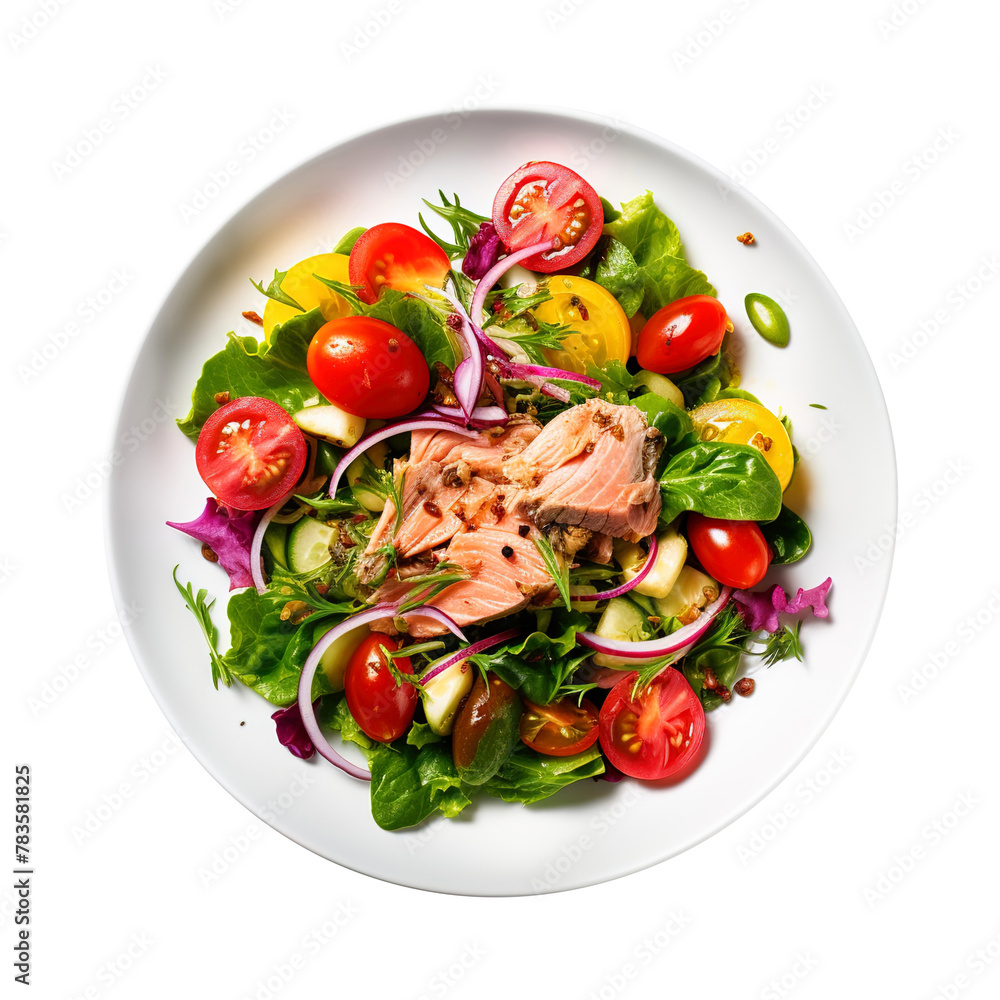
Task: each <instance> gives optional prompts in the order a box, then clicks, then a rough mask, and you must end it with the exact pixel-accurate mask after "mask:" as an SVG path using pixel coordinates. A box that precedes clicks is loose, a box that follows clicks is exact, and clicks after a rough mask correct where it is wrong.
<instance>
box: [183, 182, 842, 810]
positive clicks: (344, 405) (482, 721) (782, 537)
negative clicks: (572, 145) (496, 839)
mask: <svg viewBox="0 0 1000 1000" xmlns="http://www.w3.org/2000/svg"><path fill="white" fill-rule="evenodd" d="M439 197H440V201H439V203H432V202H430V201H425V203H424V204H425V205H426V207H427V208H428V209H429V210H431V211H433V212H434V213H435V215H436V216H437V217H439V219H440V220H444V222H445V223H446V224H447V226H448V227H449V228H450V230H451V232H450V233H449V234H448V235H449V238H443V237H442V236H441V235H440V234H439V233H437V232H435V229H434V228H432V227H431V226H430V225H428V223H427V220H426V219H425V218H424V214H423V213H421V214H419V215H418V219H417V221H418V222H419V224H420V227H421V228H420V229H417V228H414V227H412V226H409V225H405V224H403V223H398V222H385V223H380V224H378V225H374V226H372V227H370V228H358V229H354V230H352V231H351V232H349V233H347V234H346V235H345V237H344V238H343V239H342V240H341V242H340V243H339V244H338V245H337V246H336V247H335V248H334V249H333V251H332V252H331V253H324V254H319V255H317V256H313V257H309V258H308V259H306V260H303V261H300V262H299V263H297V264H295V265H294V266H293V267H290V268H289V269H288V270H287V271H278V270H275V273H274V278H273V280H271V281H270V283H269V284H268V285H267V286H265V285H264V283H263V282H259V283H255V287H256V288H257V289H258V291H259V292H260V293H261V294H262V295H264V296H265V297H266V300H265V301H266V305H265V307H264V310H263V315H258V314H257V313H256V312H254V311H252V310H248V311H247V312H245V313H244V317H246V318H247V319H248V320H249V321H251V322H252V323H254V324H259V325H260V327H261V328H262V330H261V334H262V336H261V337H260V338H258V337H257V336H247V335H237V334H236V333H230V334H229V337H228V340H227V341H226V343H225V345H224V346H223V348H222V350H220V351H219V352H218V353H217V354H215V355H214V356H213V357H211V358H209V359H208V360H207V361H206V362H205V365H204V368H203V370H202V373H201V376H200V378H199V379H198V382H197V384H196V386H195V388H194V392H193V395H192V407H191V412H190V413H189V414H188V416H187V417H186V418H185V419H183V420H181V421H179V426H180V429H181V431H182V432H183V433H184V434H186V435H187V436H188V437H189V438H190V439H191V440H192V442H194V443H195V463H196V466H197V470H198V473H199V474H200V475H201V478H202V479H203V481H204V483H205V485H206V487H207V489H208V491H209V492H210V494H211V495H210V496H209V498H208V500H207V502H206V506H205V509H204V511H203V512H202V513H201V515H200V516H199V517H197V518H196V519H195V520H193V521H190V522H186V523H174V522H170V525H171V527H173V528H176V529H179V530H180V531H183V532H185V533H186V534H188V535H190V536H192V537H193V538H195V539H197V540H198V541H200V542H201V543H202V553H203V555H204V556H205V558H206V559H207V560H208V561H210V562H215V563H217V564H218V565H219V567H220V568H221V569H222V570H223V571H225V572H226V573H227V574H228V577H229V581H230V590H232V591H235V593H233V594H232V596H231V597H230V599H229V603H228V607H227V614H228V618H229V631H230V636H231V645H230V648H229V649H228V650H227V651H224V652H223V651H221V650H220V649H219V648H218V631H217V628H216V626H215V624H214V622H213V619H212V613H213V605H214V602H213V601H210V600H209V599H208V592H207V589H199V590H197V591H195V587H194V585H193V584H191V583H187V584H184V583H182V582H181V581H180V580H179V579H178V576H177V569H176V568H175V570H174V581H175V583H176V584H177V587H178V589H179V591H180V593H181V595H182V596H183V598H184V600H185V602H186V603H187V605H188V607H189V608H190V610H191V611H192V612H193V613H194V615H195V617H196V619H197V620H198V622H199V624H200V626H201V628H202V631H203V632H204V634H205V637H206V639H207V641H208V646H209V656H210V659H211V666H212V678H213V682H214V684H215V686H216V687H218V684H219V682H220V681H221V682H222V683H223V684H224V685H226V686H228V685H230V684H232V683H233V682H234V681H236V682H239V683H241V684H244V685H246V686H247V687H250V688H252V689H253V690H254V691H256V692H257V693H258V694H259V695H261V696H262V697H263V698H265V699H267V700H268V701H270V702H271V703H272V704H273V705H274V706H275V707H276V711H275V712H274V715H273V719H274V722H275V729H276V736H277V741H279V742H280V743H281V744H283V745H284V746H285V747H287V749H288V751H290V752H291V753H293V754H295V755H296V756H298V757H300V758H309V757H312V756H313V755H315V754H318V755H319V756H320V757H322V758H325V759H326V760H327V761H329V762H330V763H331V764H333V765H335V766H336V767H338V768H340V769H341V770H342V771H344V772H346V774H347V775H350V776H352V777H353V778H356V779H360V780H363V781H369V782H370V785H371V806H372V814H373V816H374V819H375V821H376V822H377V823H378V825H379V826H381V827H383V828H385V829H389V830H395V829H400V828H403V827H409V826H413V825H415V824H417V823H420V822H422V821H423V820H425V819H427V818H428V817H429V816H431V815H434V814H441V815H444V816H446V817H452V816H455V815H457V814H458V813H460V812H461V811H462V810H463V809H465V808H466V807H467V806H468V805H469V804H470V802H471V801H472V800H473V798H475V797H476V796H482V795H490V796H494V797H496V798H500V799H503V800H505V801H507V802H520V803H533V802H536V801H539V800H541V799H543V798H546V797H548V796H550V795H552V794H553V793H555V792H557V791H559V790H560V789H561V788H563V787H564V786H566V785H569V784H572V783H573V782H577V781H582V780H584V779H604V780H609V781H617V780H621V779H622V777H623V776H624V777H628V778H631V779H637V780H657V779H662V778H666V777H674V778H675V779H676V778H679V777H682V776H684V777H686V776H687V775H688V774H689V773H691V772H693V771H695V770H696V768H697V766H698V764H699V763H700V761H701V759H702V758H703V756H704V752H705V751H704V747H703V739H704V735H705V732H706V727H707V724H708V723H707V721H706V713H709V712H712V711H714V710H715V709H717V708H718V707H719V706H721V705H724V704H726V703H727V702H734V701H738V700H739V698H737V699H733V694H734V693H735V694H736V695H740V696H747V695H749V694H751V693H752V692H753V690H754V686H755V679H754V678H753V677H750V676H747V670H748V666H749V665H750V664H751V663H753V662H754V659H753V658H754V657H760V658H761V661H762V662H763V663H765V664H767V665H770V664H772V663H774V662H776V661H778V660H781V659H785V658H789V657H797V658H799V659H801V657H802V649H801V644H800V641H799V627H800V625H801V621H802V619H803V618H804V617H806V616H807V615H808V614H809V613H811V614H812V615H815V616H818V617H826V616H827V609H826V604H825V598H826V595H827V592H828V590H829V588H830V585H831V582H830V580H826V581H824V582H823V583H821V584H820V585H819V586H817V587H814V588H812V589H805V590H798V592H797V593H795V594H786V593H785V591H784V590H783V589H782V588H781V587H780V586H770V587H767V586H760V585H761V584H762V581H763V580H764V577H765V575H766V574H767V572H768V570H769V568H770V567H771V566H773V565H777V564H785V563H792V562H795V561H796V560H798V559H800V558H802V556H803V555H805V553H806V551H807V550H808V549H809V546H810V544H811V536H810V532H809V529H808V527H807V526H806V524H805V522H804V521H803V520H802V518H801V517H799V516H798V515H797V514H796V513H794V512H793V511H792V510H791V509H790V508H789V507H787V506H786V505H785V504H784V503H783V502H782V497H783V494H784V491H785V490H786V488H787V487H788V485H789V482H790V481H791V479H792V477H793V475H794V472H795V465H796V462H797V459H798V456H797V453H796V451H795V448H794V446H793V444H792V439H791V438H792V426H791V422H790V421H789V419H788V417H787V416H778V415H777V414H776V413H775V412H773V411H772V409H770V408H768V406H766V405H765V404H764V403H763V402H762V401H761V400H759V399H757V398H756V397H755V396H753V395H752V394H751V393H749V392H747V391H745V390H743V389H741V388H740V387H739V386H740V372H739V369H738V368H737V366H736V364H735V362H734V360H733V356H732V355H733V351H732V339H733V337H734V336H735V330H734V326H733V323H732V322H731V321H730V318H729V314H728V313H727V309H726V306H725V305H724V304H723V303H722V302H720V301H719V300H718V298H717V297H716V294H715V289H714V288H713V287H712V285H711V284H710V283H709V281H708V278H707V277H706V276H705V274H703V273H702V272H701V271H699V270H697V269H696V268H694V267H692V266H691V265H690V264H689V263H688V261H687V259H686V257H685V253H684V246H683V243H682V241H681V238H680V234H679V233H678V231H677V228H676V226H674V224H673V223H672V222H671V221H670V219H669V218H668V217H667V216H666V215H665V214H664V213H663V211H661V209H660V208H659V207H658V206H657V204H656V203H655V202H654V199H653V196H652V194H651V193H650V192H645V193H643V194H640V195H639V196H638V197H635V198H633V199H632V200H631V201H627V202H625V203H623V204H622V205H621V208H620V210H616V209H614V208H612V206H611V204H610V203H609V202H608V201H606V200H604V199H603V198H601V197H599V196H598V194H597V192H596V191H595V190H594V188H593V187H591V185H590V184H588V183H587V181H586V180H584V179H583V178H582V177H581V176H579V175H578V174H577V173H575V172H574V171H572V170H569V169H568V168H566V167H564V166H561V165H559V164H556V163H551V162H532V163H528V164H525V165H524V166H522V167H520V168H519V169H518V170H516V171H514V172H513V173H512V174H511V175H510V176H509V177H508V178H507V179H506V180H505V181H504V182H503V184H502V185H501V186H500V188H499V190H498V191H497V194H496V197H495V199H494V202H493V206H492V211H491V213H490V215H488V216H485V215H480V214H477V213H476V212H473V211H471V210H470V209H468V208H466V207H465V206H464V205H462V203H461V201H460V199H459V198H458V196H457V195H455V196H453V197H452V199H449V198H447V197H446V196H445V195H444V193H443V192H439ZM431 218H432V219H433V218H434V217H433V216H431ZM437 225H438V226H439V227H440V222H438V223H437ZM737 238H738V239H739V240H740V242H741V243H744V244H745V245H746V246H748V247H749V246H751V245H752V244H753V243H754V240H753V236H752V234H750V233H744V234H743V235H741V236H738V237H737ZM748 252H757V251H753V250H749V251H748ZM459 262H460V263H459ZM515 267H518V268H519V270H518V271H512V269H513V268H515ZM746 309H747V313H748V317H749V320H750V323H751V324H752V326H753V328H754V329H756V330H757V331H758V332H759V333H760V334H761V335H762V336H763V337H765V339H767V340H768V341H769V342H770V343H772V344H774V345H775V347H776V348H779V349H780V348H782V347H784V346H785V345H786V344H787V343H788V339H789V337H788V323H787V319H786V318H785V316H784V313H783V312H782V311H781V309H780V306H778V304H777V303H775V302H774V301H773V300H772V299H769V298H768V297H767V296H765V295H762V294H758V293H751V294H750V295H748V296H747V300H746ZM755 588H756V589H755ZM793 616H794V617H793ZM727 710H731V709H727ZM720 724H722V723H720ZM344 743H352V744H355V745H356V747H357V748H358V749H359V750H360V755H359V754H358V753H357V752H356V751H355V752H352V753H349V754H347V755H346V756H345V754H344V753H343V752H342V751H343V749H344V746H343V744H344ZM276 746H277V743H276ZM282 752H284V751H282ZM361 756H363V758H364V760H365V761H366V764H367V766H362V765H360V764H358V763H355V762H354V761H355V760H357V759H359V757H361ZM352 757H353V759H350V758H352Z"/></svg>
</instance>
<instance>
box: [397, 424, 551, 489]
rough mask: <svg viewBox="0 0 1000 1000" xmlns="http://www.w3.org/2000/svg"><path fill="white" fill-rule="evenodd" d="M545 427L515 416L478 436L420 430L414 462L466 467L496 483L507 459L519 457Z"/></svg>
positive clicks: (416, 435)
mask: <svg viewBox="0 0 1000 1000" xmlns="http://www.w3.org/2000/svg"><path fill="white" fill-rule="evenodd" d="M540 431H541V427H540V426H539V425H538V424H537V423H536V422H535V421H534V420H532V419H531V418H530V417H526V416H515V417H512V418H511V421H510V423H509V424H507V425H506V426H504V427H503V428H494V429H493V430H492V431H480V432H479V435H478V437H475V438H473V437H469V436H468V435H465V434H456V433H454V432H453V431H449V430H419V431H414V432H413V433H412V435H411V437H410V461H411V462H427V461H432V462H440V463H441V465H442V466H446V467H451V466H456V467H457V468H458V469H459V470H461V469H462V468H463V464H464V466H465V467H467V468H468V470H469V474H470V475H478V476H485V477H486V478H488V479H492V480H496V479H498V478H499V477H500V474H501V470H502V468H503V463H504V461H505V460H506V459H508V458H510V457H512V456H514V455H517V454H518V453H519V452H521V451H522V450H523V449H524V448H526V447H527V446H528V445H529V444H531V442H532V441H533V440H534V439H535V438H536V437H537V436H538V434H539V432H540Z"/></svg>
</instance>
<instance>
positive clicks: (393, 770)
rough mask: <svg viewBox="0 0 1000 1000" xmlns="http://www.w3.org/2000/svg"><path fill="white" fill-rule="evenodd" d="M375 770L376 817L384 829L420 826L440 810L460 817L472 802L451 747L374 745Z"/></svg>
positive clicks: (370, 753)
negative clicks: (453, 757) (452, 756)
mask: <svg viewBox="0 0 1000 1000" xmlns="http://www.w3.org/2000/svg"><path fill="white" fill-rule="evenodd" d="M368 763H369V766H370V767H371V772H372V817H373V818H374V820H375V822H376V823H378V825H379V826H380V827H382V829H383V830H401V829H403V828H404V827H408V826H416V825H417V824H418V823H421V822H423V820H425V819H427V817H428V816H430V815H432V814H433V813H435V812H438V811H440V812H441V813H442V814H443V815H444V816H447V817H452V816H457V815H458V814H459V813H460V812H461V811H462V810H463V809H464V808H465V807H466V806H467V805H469V803H470V802H471V801H472V800H471V799H470V798H469V797H468V796H467V795H466V794H465V792H464V791H462V788H461V781H460V779H459V776H458V770H457V769H456V768H455V763H454V761H453V760H452V758H451V748H450V747H449V746H448V745H446V744H441V743H433V744H430V745H428V746H423V747H420V748H419V749H418V748H417V747H414V746H409V745H407V744H403V745H402V746H401V748H400V749H397V748H396V746H395V745H394V746H385V745H384V744H381V743H376V744H374V745H373V746H372V747H371V748H370V750H369V751H368Z"/></svg>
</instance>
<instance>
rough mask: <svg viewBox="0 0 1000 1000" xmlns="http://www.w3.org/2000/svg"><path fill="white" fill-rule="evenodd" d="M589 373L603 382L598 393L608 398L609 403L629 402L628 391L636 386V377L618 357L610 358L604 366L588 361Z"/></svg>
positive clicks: (602, 397)
mask: <svg viewBox="0 0 1000 1000" xmlns="http://www.w3.org/2000/svg"><path fill="white" fill-rule="evenodd" d="M587 374H588V375H589V376H590V377H591V378H595V379H597V381H598V382H600V383H601V389H600V391H599V392H598V394H597V395H598V396H600V397H601V399H606V400H607V401H608V402H609V403H621V404H624V403H628V402H629V398H628V393H629V390H630V389H634V388H635V377H634V376H633V375H632V374H631V372H629V370H628V369H627V368H626V367H625V365H623V364H622V362H621V361H619V360H618V359H617V358H608V360H607V361H606V362H605V365H604V367H603V368H598V367H597V366H596V365H595V364H593V363H592V362H588V363H587ZM589 391H590V392H592V391H593V390H589Z"/></svg>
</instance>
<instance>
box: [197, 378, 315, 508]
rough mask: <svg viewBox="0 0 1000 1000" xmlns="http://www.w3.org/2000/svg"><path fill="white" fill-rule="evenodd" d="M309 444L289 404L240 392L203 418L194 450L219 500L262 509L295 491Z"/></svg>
mask: <svg viewBox="0 0 1000 1000" xmlns="http://www.w3.org/2000/svg"><path fill="white" fill-rule="evenodd" d="M307 450H308V449H307V448H306V439H305V438H304V437H303V436H302V431H300V430H299V429H298V427H297V426H296V425H295V422H294V421H293V420H292V418H291V417H290V416H289V415H288V412H287V411H286V410H283V409H282V408H281V407H280V406H278V404H277V403H272V402H271V400H269V399H262V398H261V397H260V396H242V397H240V398H239V399H234V400H233V401H232V402H231V403H226V404H225V405H224V406H220V407H219V408H218V409H217V410H216V411H215V413H213V414H212V415H211V416H210V417H209V418H208V420H206V421H205V425H204V426H203V427H202V429H201V434H199V435H198V446H197V447H196V448H195V453H194V454H195V461H196V462H197V464H198V472H199V474H200V475H201V478H202V479H204V480H205V482H206V484H207V485H208V488H209V489H210V490H211V491H212V492H213V493H214V494H215V495H216V497H218V499H219V501H220V503H223V504H225V506H227V507H235V508H237V509H238V510H263V508H265V507H270V506H271V504H273V503H277V502H278V501H279V500H280V499H281V498H282V497H283V496H285V495H286V494H288V493H290V492H291V490H292V487H294V486H295V483H296V482H297V481H298V478H299V476H301V475H302V470H303V469H304V468H305V466H306V453H307Z"/></svg>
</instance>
